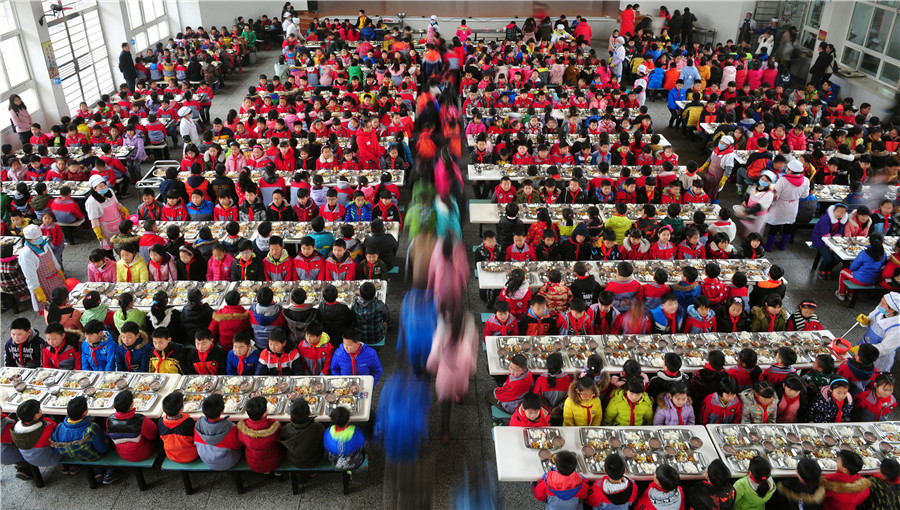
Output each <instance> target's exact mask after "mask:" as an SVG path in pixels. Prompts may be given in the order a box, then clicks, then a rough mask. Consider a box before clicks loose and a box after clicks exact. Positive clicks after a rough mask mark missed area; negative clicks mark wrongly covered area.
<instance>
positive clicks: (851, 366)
mask: <svg viewBox="0 0 900 510" xmlns="http://www.w3.org/2000/svg"><path fill="white" fill-rule="evenodd" d="M878 355H879V352H878V348H877V347H875V346H874V345H872V344H862V345H860V346H859V348H858V349H857V350H856V354H855V355H854V356H853V357H852V358H850V359H848V360H847V361H845V362H843V363H841V366H839V367H838V369H837V375H838V377H843V378H844V379H846V380H847V381H849V382H850V395H853V396H856V394H858V393H860V392H861V391H863V390H865V389H867V388H869V386H870V385H871V383H872V381H874V380H875V376H876V375H877V374H878V370H876V369H875V360H877V359H878Z"/></svg>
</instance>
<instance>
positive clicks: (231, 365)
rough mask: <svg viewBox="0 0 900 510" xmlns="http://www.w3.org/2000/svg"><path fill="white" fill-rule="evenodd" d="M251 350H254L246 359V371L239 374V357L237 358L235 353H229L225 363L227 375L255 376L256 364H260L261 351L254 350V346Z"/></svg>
mask: <svg viewBox="0 0 900 510" xmlns="http://www.w3.org/2000/svg"><path fill="white" fill-rule="evenodd" d="M250 349H252V350H251V351H250V352H248V353H247V356H246V357H245V358H244V371H243V372H241V373H238V357H237V356H235V354H234V351H228V360H227V361H226V363H225V373H226V374H227V375H253V374H255V373H256V364H257V363H259V349H254V348H253V345H251V346H250Z"/></svg>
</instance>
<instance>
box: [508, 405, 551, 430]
mask: <svg viewBox="0 0 900 510" xmlns="http://www.w3.org/2000/svg"><path fill="white" fill-rule="evenodd" d="M509 426H510V427H548V426H550V410H549V409H547V408H546V407H541V414H540V415H538V419H537V420H534V421H532V420H529V419H528V417H527V416H525V409H524V408H523V407H522V404H519V407H517V408H516V412H514V413H513V415H512V418H510V419H509Z"/></svg>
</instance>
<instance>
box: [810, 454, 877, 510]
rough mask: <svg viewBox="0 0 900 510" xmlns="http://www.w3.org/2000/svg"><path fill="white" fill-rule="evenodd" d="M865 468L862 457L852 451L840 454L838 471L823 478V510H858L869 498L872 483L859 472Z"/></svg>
mask: <svg viewBox="0 0 900 510" xmlns="http://www.w3.org/2000/svg"><path fill="white" fill-rule="evenodd" d="M862 468H863V460H862V457H860V456H859V454H858V453H856V452H854V451H852V450H841V451H839V452H838V459H837V471H836V472H834V473H829V474H827V475H825V476H824V477H823V478H822V486H823V487H825V500H824V501H823V502H822V510H845V509H852V508H858V507H859V505H860V504H862V503H863V502H864V501H866V499H868V497H869V487H870V486H871V482H870V481H869V479H868V478H864V477H863V476H862V475H860V474H859V472H860V471H861V470H862Z"/></svg>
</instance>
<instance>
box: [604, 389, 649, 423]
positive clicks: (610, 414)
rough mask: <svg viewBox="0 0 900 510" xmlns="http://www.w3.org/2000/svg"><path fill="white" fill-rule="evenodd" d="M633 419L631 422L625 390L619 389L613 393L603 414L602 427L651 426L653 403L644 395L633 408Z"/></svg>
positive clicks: (630, 408) (629, 407)
mask: <svg viewBox="0 0 900 510" xmlns="http://www.w3.org/2000/svg"><path fill="white" fill-rule="evenodd" d="M633 409H634V418H633V420H632V407H631V404H630V403H629V401H628V397H626V396H625V389H624V388H619V389H617V390H616V391H614V392H613V394H612V396H611V397H610V399H609V404H607V405H606V411H605V412H604V413H603V425H605V426H609V425H615V426H618V427H627V426H630V425H634V426H636V427H639V426H641V425H653V401H652V400H650V396H649V395H647V394H646V393H644V394H643V395H641V400H639V401H638V403H637V404H635V406H634V408H633Z"/></svg>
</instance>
